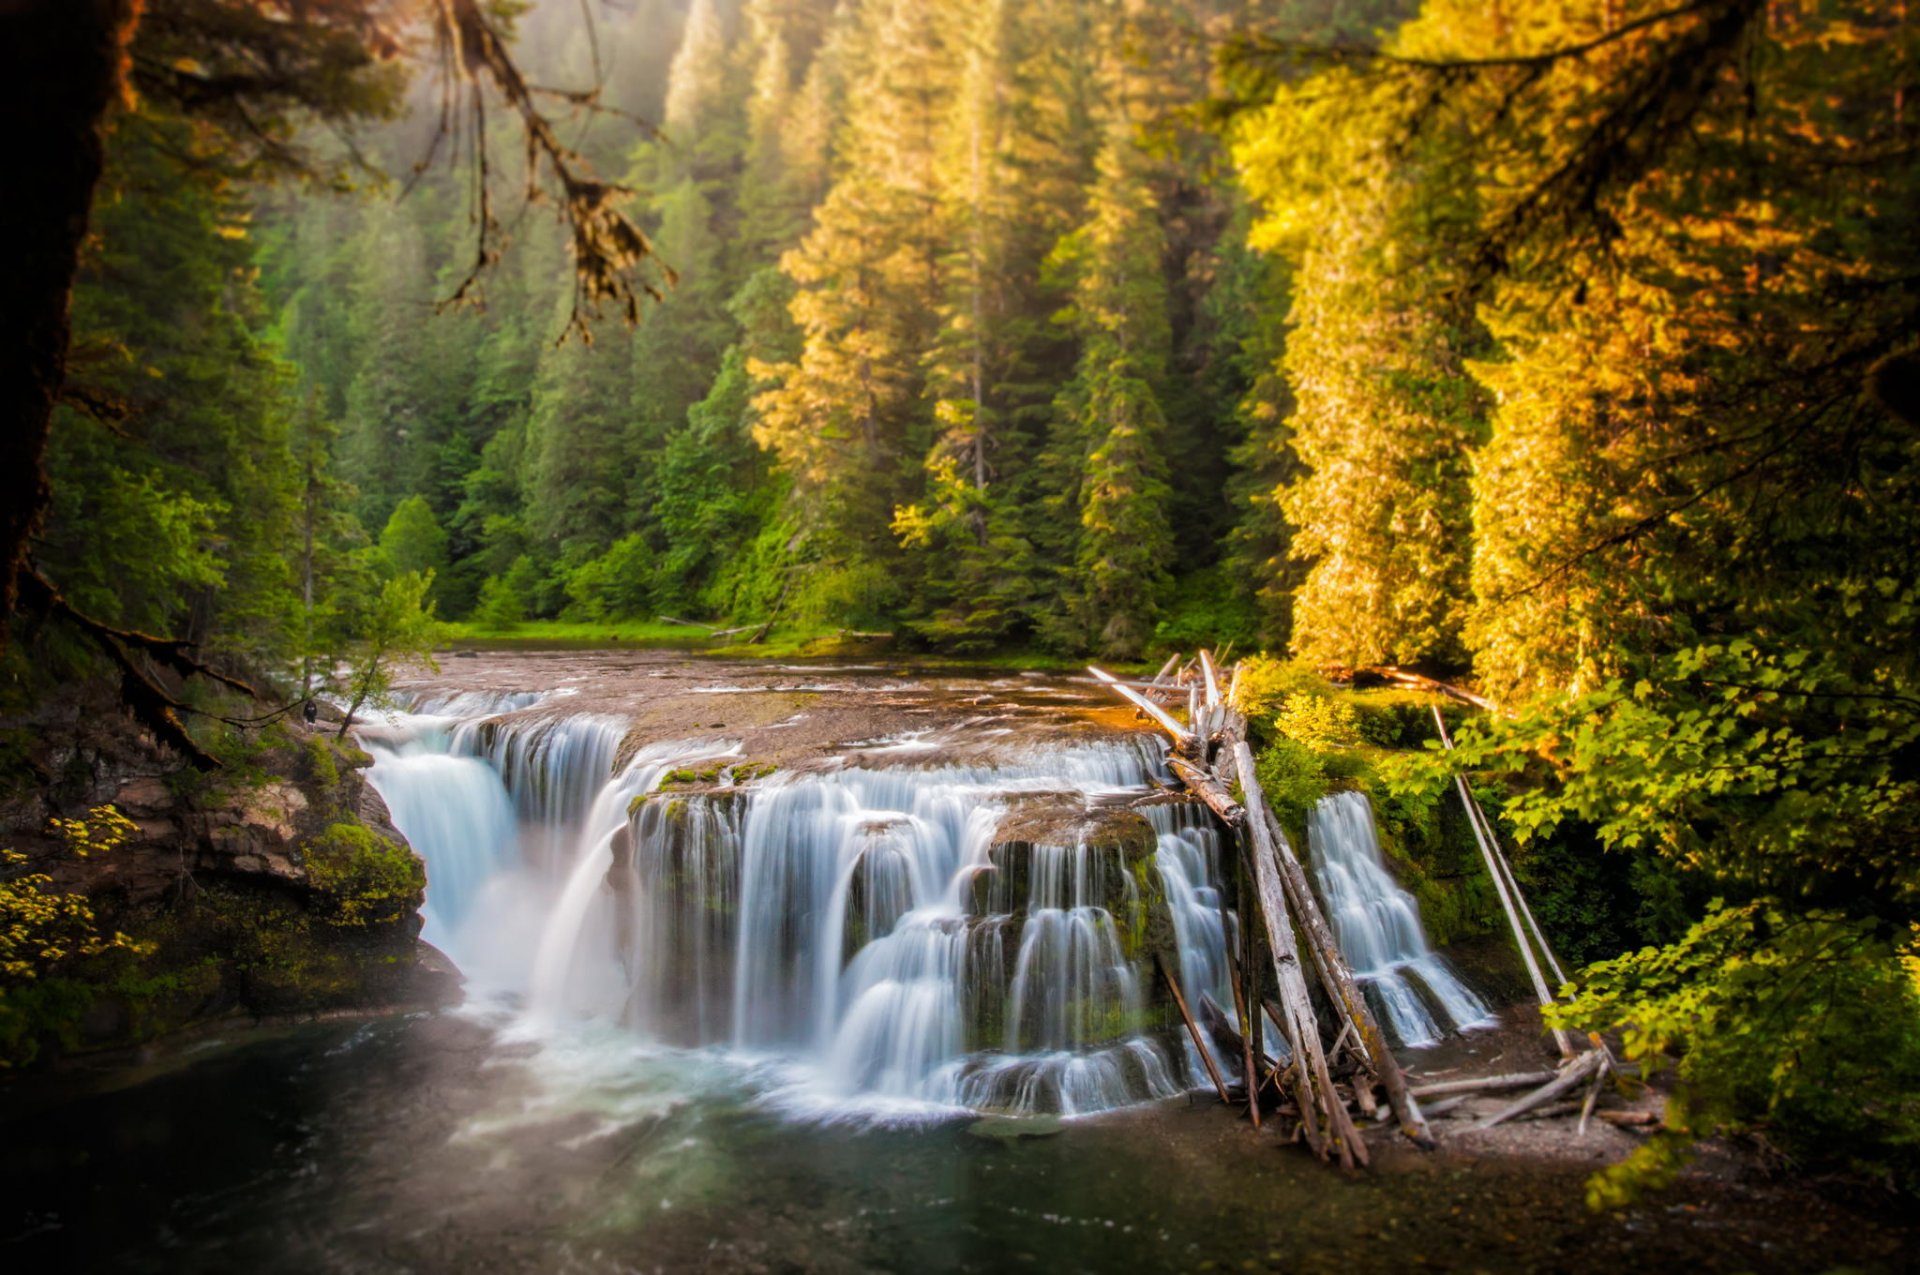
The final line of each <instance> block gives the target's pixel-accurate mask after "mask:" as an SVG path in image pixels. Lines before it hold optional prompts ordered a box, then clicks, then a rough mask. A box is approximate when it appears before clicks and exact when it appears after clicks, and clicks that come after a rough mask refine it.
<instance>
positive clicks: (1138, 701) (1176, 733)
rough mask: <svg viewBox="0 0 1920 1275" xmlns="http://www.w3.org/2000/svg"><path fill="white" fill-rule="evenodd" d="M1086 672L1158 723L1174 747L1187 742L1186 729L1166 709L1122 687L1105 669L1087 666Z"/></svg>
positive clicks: (1138, 693) (1128, 687)
mask: <svg viewBox="0 0 1920 1275" xmlns="http://www.w3.org/2000/svg"><path fill="white" fill-rule="evenodd" d="M1087 672H1089V673H1091V674H1093V675H1094V676H1095V677H1097V678H1099V679H1100V680H1101V681H1103V682H1105V683H1106V684H1107V685H1108V686H1111V687H1112V688H1113V689H1114V690H1115V691H1118V692H1119V693H1120V695H1121V697H1122V698H1124V699H1126V700H1128V701H1129V702H1131V703H1132V704H1133V706H1134V707H1135V708H1137V709H1139V710H1141V711H1142V712H1144V713H1145V714H1146V715H1147V716H1148V717H1151V718H1152V719H1153V720H1154V721H1156V722H1158V723H1160V725H1161V726H1162V727H1163V728H1165V730H1166V732H1167V734H1169V735H1171V736H1173V742H1174V744H1175V745H1176V746H1177V745H1179V744H1182V743H1184V742H1185V741H1186V740H1187V738H1188V736H1187V728H1186V727H1184V726H1182V725H1181V724H1180V723H1179V722H1178V721H1176V720H1175V719H1174V717H1173V715H1172V714H1171V713H1169V712H1167V710H1166V709H1164V708H1161V707H1160V706H1159V705H1158V704H1156V703H1154V702H1153V701H1152V700H1150V699H1148V698H1147V697H1146V696H1144V695H1142V694H1141V693H1140V692H1138V691H1136V690H1134V689H1133V688H1132V687H1131V686H1125V685H1122V684H1121V682H1120V679H1119V678H1117V677H1115V676H1114V675H1113V674H1111V673H1109V672H1107V671H1106V670H1105V669H1098V668H1093V667H1092V666H1089V667H1088V668H1087Z"/></svg>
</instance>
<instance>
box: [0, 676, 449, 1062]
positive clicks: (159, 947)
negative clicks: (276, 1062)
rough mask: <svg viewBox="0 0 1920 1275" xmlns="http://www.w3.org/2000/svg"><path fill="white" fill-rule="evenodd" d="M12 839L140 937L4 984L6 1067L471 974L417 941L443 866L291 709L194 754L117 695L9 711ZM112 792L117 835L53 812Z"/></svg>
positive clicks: (114, 929)
mask: <svg viewBox="0 0 1920 1275" xmlns="http://www.w3.org/2000/svg"><path fill="white" fill-rule="evenodd" d="M0 729H3V730H4V731H5V735H6V740H5V741H4V742H5V743H6V744H7V745H8V748H7V752H8V753H9V754H11V755H10V756H8V757H7V758H6V760H7V762H8V763H9V765H8V767H7V771H8V773H7V775H6V779H7V792H6V797H5V799H4V802H0V846H5V847H7V848H10V849H12V850H14V851H16V852H18V854H19V855H22V856H24V861H23V862H17V863H14V864H13V865H11V866H10V867H8V868H7V869H5V873H6V875H7V876H9V877H14V876H18V875H19V874H22V873H41V874H45V875H46V877H48V878H50V880H49V881H48V883H47V884H45V885H44V886H43V887H42V890H43V891H44V892H46V893H48V894H55V893H58V894H63V895H70V894H80V895H84V896H85V897H86V899H87V900H88V903H89V905H90V906H91V908H92V910H93V912H94V914H95V916H96V918H97V920H98V926H99V929H100V931H101V932H102V933H104V934H107V935H112V934H114V933H119V934H122V935H124V936H125V939H126V941H125V942H124V943H122V944H120V945H117V946H114V947H111V948H109V949H108V950H106V951H104V952H99V953H95V954H92V955H85V954H76V955H71V956H68V957H66V958H64V959H60V960H56V961H54V962H52V963H51V964H50V965H49V966H48V967H47V968H45V969H44V970H43V971H41V972H40V974H39V975H38V976H37V977H35V978H33V979H31V980H26V981H19V980H14V981H9V982H8V983H7V984H6V985H4V986H0V1065H7V1064H13V1065H18V1064H20V1063H24V1062H28V1061H33V1060H36V1059H40V1060H44V1059H46V1058H48V1057H50V1056H54V1055H58V1054H67V1053H74V1052H79V1051H85V1050H92V1049H102V1048H112V1047H116V1046H123V1045H131V1044H137V1043H139V1042H141V1041H144V1040H148V1039H151V1038H153V1037H154V1036H157V1035H160V1034H162V1033H166V1032H171V1031H176V1030H179V1029H181V1028H184V1027H188V1026H191V1025H194V1024H197V1023H201V1022H205V1021H209V1020H213V1019H220V1018H227V1017H231V1016H235V1015H239V1016H251V1017H255V1018H260V1017H268V1016H275V1017H278V1016H289V1015H291V1016H300V1015H309V1014H317V1013H322V1012H330V1011H344V1010H371V1009H381V1008H392V1007H400V1006H408V1005H421V1004H431V1003H438V1002H442V1001H445V1000H446V999H448V998H449V997H451V996H453V995H455V994H457V982H458V975H457V974H455V973H454V972H453V971H452V969H451V967H450V966H449V965H447V964H446V962H445V959H444V958H443V957H439V955H438V953H435V952H434V951H433V949H431V948H430V947H427V946H426V945H424V944H422V943H420V942H419V940H418V935H419V932H420V915H419V909H420V907H421V904H422V902H423V901H424V891H425V886H426V874H425V868H424V865H423V864H422V863H421V861H420V859H419V857H418V856H417V855H415V854H414V853H413V851H412V849H411V848H409V847H408V845H407V843H406V840H405V838H404V837H402V836H401V834H400V832H399V830H398V829H396V828H395V827H394V826H393V823H392V820H391V818H390V816H389V815H388V812H387V808H386V804H385V803H384V802H383V801H382V800H381V799H380V795H379V794H378V793H377V792H376V791H374V789H373V787H372V785H371V784H369V783H368V782H367V779H366V776H365V774H364V770H365V768H366V767H367V766H368V765H370V764H371V760H372V759H371V758H369V757H368V756H367V755H366V754H365V753H363V752H361V751H360V750H359V749H357V748H354V747H353V746H351V745H350V744H347V743H345V742H343V741H340V740H337V739H335V738H334V737H333V736H332V735H331V733H330V732H322V731H315V730H312V729H309V728H307V727H305V726H303V725H300V724H298V723H294V724H290V725H275V726H272V727H269V728H267V729H265V730H263V731H260V732H257V733H255V734H253V735H252V736H251V737H250V738H249V739H246V740H240V741H235V742H234V743H232V744H230V746H228V747H227V748H224V749H223V750H222V755H223V758H224V759H225V761H226V762H227V765H225V766H224V767H223V768H222V769H221V770H219V771H216V772H214V773H212V774H201V773H199V772H196V771H193V770H190V769H186V768H183V767H182V766H181V764H180V763H179V761H178V760H177V759H176V758H174V757H173V756H172V755H171V754H170V753H167V752H165V751H164V750H162V749H160V748H158V747H157V746H155V745H154V744H153V742H152V741H151V740H150V739H149V738H147V737H145V736H144V735H142V734H141V733H139V732H138V731H137V730H136V729H135V728H134V727H133V726H132V725H131V724H130V723H129V722H128V721H127V719H126V718H125V717H124V716H123V715H122V714H120V713H119V712H116V711H114V706H113V704H112V702H111V700H110V699H108V698H107V697H106V696H104V695H89V694H87V693H84V692H79V693H75V694H73V695H70V696H67V697H63V698H62V700H61V702H59V703H56V704H50V705H44V706H42V707H41V708H40V710H39V711H38V712H36V714H35V715H34V717H33V718H32V719H31V720H30V721H20V720H17V719H16V720H13V721H9V722H6V723H5V724H4V726H3V727H0ZM103 807H112V808H113V809H114V810H115V811H117V812H118V813H119V814H120V815H121V816H124V818H125V819H126V820H128V821H129V824H124V825H119V828H120V833H119V834H118V837H117V838H116V840H117V843H116V844H113V845H111V847H110V848H108V849H105V850H104V851H102V850H98V849H95V850H92V851H89V852H87V853H85V854H79V853H76V852H75V848H74V847H73V845H72V844H70V839H69V838H63V837H61V836H60V835H58V832H57V830H56V829H55V828H54V827H53V826H52V823H51V821H53V820H55V819H62V820H72V819H81V820H84V819H85V818H86V817H87V816H88V814H89V812H93V811H97V810H100V809H101V808H103Z"/></svg>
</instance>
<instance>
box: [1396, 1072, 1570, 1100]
mask: <svg viewBox="0 0 1920 1275" xmlns="http://www.w3.org/2000/svg"><path fill="white" fill-rule="evenodd" d="M1558 1074H1559V1073H1558V1072H1552V1071H1512V1072H1508V1073H1507V1074H1505V1075H1503V1076H1475V1077H1474V1078H1472V1079H1471V1080H1438V1081H1435V1082H1434V1083H1432V1084H1428V1085H1414V1086H1413V1087H1412V1088H1411V1089H1410V1090H1408V1092H1410V1093H1411V1094H1412V1095H1413V1096H1414V1097H1416V1098H1438V1097H1440V1096H1441V1095H1443V1094H1456V1093H1465V1094H1473V1093H1495V1092H1498V1091H1499V1090H1502V1089H1529V1088H1532V1087H1533V1086H1535V1085H1544V1084H1546V1083H1547V1082H1548V1081H1550V1080H1552V1079H1553V1078H1554V1077H1555V1076H1556V1075H1558Z"/></svg>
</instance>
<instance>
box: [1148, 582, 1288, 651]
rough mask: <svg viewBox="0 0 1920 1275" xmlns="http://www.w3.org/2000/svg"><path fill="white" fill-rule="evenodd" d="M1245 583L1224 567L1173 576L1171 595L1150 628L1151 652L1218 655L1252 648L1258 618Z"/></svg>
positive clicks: (1257, 631)
mask: <svg viewBox="0 0 1920 1275" xmlns="http://www.w3.org/2000/svg"><path fill="white" fill-rule="evenodd" d="M1243 579H1244V577H1241V576H1238V575H1236V574H1235V573H1233V572H1231V571H1228V570H1226V569H1225V568H1224V567H1211V568H1208V569H1206V570H1204V571H1194V572H1181V573H1180V574H1178V575H1176V576H1175V577H1174V581H1173V591H1172V594H1171V596H1169V598H1168V599H1167V603H1166V606H1165V608H1164V610H1163V612H1162V615H1161V618H1160V619H1159V621H1158V622H1157V623H1155V624H1154V626H1153V643H1152V646H1153V647H1154V649H1156V650H1162V651H1196V650H1199V649H1200V648H1202V647H1205V648H1207V649H1208V650H1212V651H1220V650H1224V649H1226V648H1227V647H1228V646H1232V647H1233V648H1234V649H1236V650H1246V649H1248V648H1251V647H1253V646H1255V645H1256V644H1257V642H1258V639H1259V626H1260V623H1261V620H1260V614H1259V611H1258V610H1257V608H1256V606H1255V603H1254V599H1253V597H1252V595H1251V594H1250V592H1249V591H1248V590H1247V589H1246V588H1245V587H1244V585H1243V583H1242V580H1243Z"/></svg>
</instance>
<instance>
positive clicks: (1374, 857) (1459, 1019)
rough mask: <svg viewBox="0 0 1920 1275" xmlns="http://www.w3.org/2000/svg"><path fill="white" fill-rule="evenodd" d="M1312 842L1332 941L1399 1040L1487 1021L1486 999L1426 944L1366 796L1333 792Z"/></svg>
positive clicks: (1312, 820)
mask: <svg viewBox="0 0 1920 1275" xmlns="http://www.w3.org/2000/svg"><path fill="white" fill-rule="evenodd" d="M1307 844H1308V849H1309V856H1310V859H1311V864H1312V868H1313V874H1314V880H1315V881H1316V883H1317V884H1318V885H1319V887H1320V894H1321V896H1322V898H1323V899H1324V900H1325V902H1326V911H1327V918H1328V921H1329V922H1330V923H1331V924H1332V926H1333V932H1334V938H1335V940H1336V941H1337V942H1338V943H1339V944H1340V951H1341V952H1342V953H1343V954H1344V955H1345V956H1346V958H1347V962H1348V964H1349V965H1351V966H1352V967H1353V972H1354V976H1355V978H1357V979H1358V980H1359V982H1360V983H1361V985H1362V987H1363V988H1364V989H1365V990H1366V992H1367V994H1368V997H1369V1000H1370V1002H1371V1003H1372V1004H1373V1007H1374V1010H1375V1012H1376V1013H1378V1014H1379V1015H1380V1018H1381V1023H1382V1025H1383V1026H1384V1027H1385V1028H1386V1030H1387V1032H1388V1033H1389V1034H1390V1035H1391V1036H1392V1037H1393V1038H1394V1040H1395V1041H1396V1042H1397V1043H1399V1044H1401V1045H1407V1046H1419V1045H1430V1044H1433V1043H1434V1042H1435V1041H1438V1040H1439V1039H1440V1038H1441V1036H1442V1035H1444V1034H1445V1033H1446V1032H1447V1031H1448V1030H1450V1029H1452V1028H1458V1027H1467V1026H1471V1025H1474V1024H1476V1023H1479V1022H1481V1021H1483V1020H1485V1019H1486V1018H1487V1016H1488V1011H1487V1006H1486V1004H1485V1002H1483V1001H1482V1000H1481V999H1480V998H1479V997H1478V996H1476V995H1474V993H1473V992H1472V990H1470V989H1469V988H1468V987H1467V986H1466V984H1464V983H1462V982H1461V981H1460V979H1459V977H1458V976H1457V975H1455V974H1454V972H1453V971H1452V970H1451V969H1450V968H1448V966H1447V963H1446V961H1445V960H1444V959H1443V958H1442V957H1441V956H1440V955H1439V954H1437V953H1436V952H1434V951H1433V950H1432V949H1431V948H1430V947H1428V946H1427V936H1426V932H1425V931H1424V930H1422V929H1421V927H1420V911H1419V907H1418V905H1417V904H1416V903H1415V902H1414V900H1413V896H1412V895H1410V894H1408V893H1407V892H1406V891H1405V890H1403V889H1401V888H1400V884H1399V883H1398V882H1397V881H1395V880H1394V879H1393V876H1392V874H1390V873H1389V872H1388V871H1387V868H1386V864H1385V862H1384V861H1383V860H1382V859H1381V857H1380V842H1379V839H1378V837H1377V836H1376V834H1375V832H1374V826H1373V807H1372V805H1371V804H1370V803H1369V802H1368V800H1367V798H1366V796H1365V794H1363V793H1357V792H1342V793H1335V794H1333V795H1332V796H1330V797H1327V798H1325V799H1323V800H1322V801H1321V802H1320V803H1319V804H1318V805H1316V806H1315V807H1314V808H1313V810H1312V811H1311V812H1310V813H1309V815H1308V817H1307Z"/></svg>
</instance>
